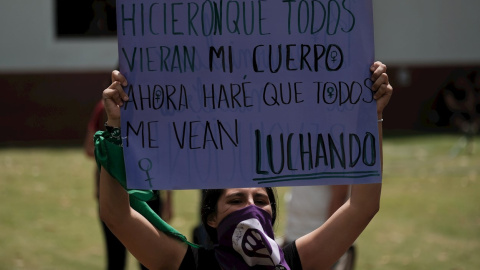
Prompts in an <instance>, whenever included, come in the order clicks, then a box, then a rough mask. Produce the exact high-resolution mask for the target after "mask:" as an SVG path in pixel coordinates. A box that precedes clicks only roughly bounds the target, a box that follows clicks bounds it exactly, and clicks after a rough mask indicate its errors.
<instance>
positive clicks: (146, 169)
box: [138, 158, 153, 188]
mask: <svg viewBox="0 0 480 270" xmlns="http://www.w3.org/2000/svg"><path fill="white" fill-rule="evenodd" d="M144 160H145V161H146V162H142V161H144ZM145 163H146V164H145ZM142 164H144V165H146V167H143V166H142ZM138 167H139V168H140V170H142V171H144V172H145V174H146V175H147V179H145V181H148V184H150V188H153V186H152V180H153V178H152V177H150V173H148V172H149V171H150V170H151V169H152V161H151V160H150V159H149V158H142V159H140V160H139V161H138Z"/></svg>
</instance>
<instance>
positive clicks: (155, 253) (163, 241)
mask: <svg viewBox="0 0 480 270" xmlns="http://www.w3.org/2000/svg"><path fill="white" fill-rule="evenodd" d="M126 85H127V81H126V79H125V77H124V76H123V75H122V74H120V72H118V71H113V72H112V84H111V85H110V86H109V87H108V88H107V89H105V90H104V91H103V100H104V103H105V111H106V112H107V116H108V121H107V124H108V125H109V126H113V127H120V123H121V121H120V107H121V106H123V103H124V102H125V101H127V100H128V96H127V95H126V94H125V92H124V91H123V87H124V86H126ZM99 204H100V218H101V219H102V220H103V222H105V224H106V225H107V226H108V227H109V229H110V230H111V231H112V232H113V233H114V234H115V236H116V237H117V238H118V239H119V240H120V241H121V242H122V243H123V244H124V245H125V247H126V248H127V249H128V250H129V251H130V252H131V253H132V254H133V256H135V258H137V260H139V261H140V262H141V263H142V264H143V265H145V266H146V267H148V268H149V269H178V268H179V266H180V264H181V262H182V260H183V257H184V256H185V253H186V251H187V245H186V244H185V243H183V242H180V241H179V240H177V239H174V238H172V237H170V236H167V235H166V234H164V233H163V232H161V231H159V230H158V229H156V228H155V227H154V226H153V225H152V224H151V223H150V222H149V221H148V220H147V219H146V218H145V217H143V216H142V215H141V214H139V213H138V212H137V211H135V210H134V209H132V208H131V207H130V201H129V195H128V193H127V192H126V190H125V189H124V188H123V187H122V186H121V185H120V183H119V182H118V181H117V180H116V179H115V178H114V177H113V176H112V175H110V173H109V172H108V171H107V170H106V169H105V168H104V167H103V166H102V167H101V172H100V187H99Z"/></svg>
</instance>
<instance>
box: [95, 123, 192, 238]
mask: <svg viewBox="0 0 480 270" xmlns="http://www.w3.org/2000/svg"><path fill="white" fill-rule="evenodd" d="M94 141H95V160H96V162H97V166H98V169H100V168H101V166H103V168H105V170H107V172H108V173H110V175H112V176H113V177H114V178H115V179H117V181H118V182H119V183H120V184H121V185H122V186H123V188H124V189H125V190H126V191H127V192H128V194H129V198H130V206H131V207H132V208H133V209H135V210H136V211H137V212H138V213H140V214H141V215H142V216H144V217H145V218H146V219H147V220H148V221H149V222H150V223H152V224H153V226H155V228H157V229H158V230H160V231H162V232H164V233H165V234H167V235H169V236H173V237H174V238H177V239H178V240H180V241H182V242H185V243H187V244H189V245H190V246H192V247H199V246H198V245H196V244H194V243H191V242H189V241H188V240H187V238H186V237H185V236H184V235H183V234H181V233H180V232H178V231H177V230H176V229H175V228H173V227H172V226H170V224H168V223H167V222H165V221H164V220H163V219H162V218H160V216H158V214H157V213H155V211H153V210H152V209H151V208H150V206H148V204H147V203H146V202H147V201H149V200H152V199H154V198H155V196H156V195H155V193H154V192H153V191H152V190H137V189H127V184H126V183H127V181H126V175H125V163H124V161H123V147H122V140H121V138H120V136H112V134H110V132H108V131H98V132H97V133H95V136H94Z"/></svg>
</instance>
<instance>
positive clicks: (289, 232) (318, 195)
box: [282, 185, 355, 270]
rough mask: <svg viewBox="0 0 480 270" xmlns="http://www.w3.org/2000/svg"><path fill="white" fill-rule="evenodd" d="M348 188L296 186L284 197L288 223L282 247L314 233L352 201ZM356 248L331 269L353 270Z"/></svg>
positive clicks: (339, 186)
mask: <svg viewBox="0 0 480 270" xmlns="http://www.w3.org/2000/svg"><path fill="white" fill-rule="evenodd" d="M349 194H350V192H349V186H348V185H332V186H294V187H291V188H290V191H289V192H288V193H287V194H285V201H286V211H287V213H288V215H287V223H286V226H285V236H284V239H283V244H282V245H283V246H287V245H289V244H291V243H292V242H294V241H295V240H296V239H298V238H300V237H302V236H304V235H306V234H308V233H310V232H312V231H314V230H315V229H317V228H318V227H320V225H322V224H323V223H324V222H325V221H326V220H327V219H328V218H329V217H330V216H331V215H333V213H335V211H337V209H338V208H340V206H342V205H343V204H344V203H345V201H347V200H348V198H349ZM354 262H355V247H354V245H352V246H351V247H350V248H349V249H348V250H347V252H346V253H345V254H344V255H343V256H342V257H341V258H340V260H339V261H338V262H337V263H336V264H335V265H334V266H333V267H332V269H334V270H347V269H348V270H351V269H354Z"/></svg>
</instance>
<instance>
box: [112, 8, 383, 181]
mask: <svg viewBox="0 0 480 270" xmlns="http://www.w3.org/2000/svg"><path fill="white" fill-rule="evenodd" d="M117 32H118V46H119V47H118V49H119V60H120V71H121V72H122V74H124V75H125V76H126V78H127V80H128V83H129V85H128V86H127V87H125V88H124V89H125V91H126V92H127V94H128V95H129V97H130V100H129V101H128V102H126V103H125V105H124V106H123V107H122V111H121V113H122V136H123V147H124V156H125V165H126V173H127V184H128V187H129V188H139V189H200V188H227V187H255V186H292V185H322V184H357V183H373V182H380V181H381V172H380V171H381V164H380V152H379V138H378V129H377V115H376V104H375V101H374V100H373V95H372V91H371V85H372V82H371V81H370V76H371V73H370V71H369V67H370V65H371V64H372V63H373V61H374V44H373V19H372V3H371V0H356V1H353V0H351V1H349V0H328V1H327V0H308V1H305V0H304V1H299V0H297V1H295V0H285V1H279V0H275V1H274V0H256V1H227V0H223V1H222V0H210V1H193V0H190V1H187V0H185V1H182V0H177V1H153V0H151V1H150V0H139V1H127V0H118V1H117Z"/></svg>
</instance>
